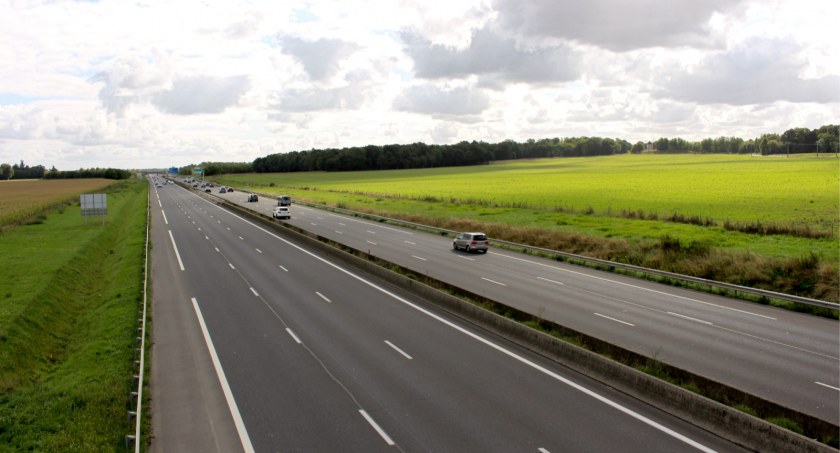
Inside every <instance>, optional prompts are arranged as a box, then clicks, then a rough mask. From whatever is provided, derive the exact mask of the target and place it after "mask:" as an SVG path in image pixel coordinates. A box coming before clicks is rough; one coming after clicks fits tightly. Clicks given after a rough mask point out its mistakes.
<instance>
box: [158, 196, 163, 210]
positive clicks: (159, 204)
mask: <svg viewBox="0 0 840 453" xmlns="http://www.w3.org/2000/svg"><path fill="white" fill-rule="evenodd" d="M158 206H160V208H161V209H163V204H161V202H160V196H158Z"/></svg>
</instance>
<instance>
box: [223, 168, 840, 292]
mask: <svg viewBox="0 0 840 453" xmlns="http://www.w3.org/2000/svg"><path fill="white" fill-rule="evenodd" d="M215 179H216V180H217V181H218V182H220V183H222V184H227V185H233V186H236V187H241V188H245V189H247V188H249V187H250V188H251V189H252V190H255V191H258V192H262V193H270V194H280V193H287V194H290V195H292V196H293V197H294V198H297V199H302V200H308V201H313V202H321V203H326V204H331V205H338V206H342V207H346V208H349V209H358V210H365V211H369V212H375V213H379V214H383V215H388V216H395V217H401V218H407V219H411V220H416V221H423V222H428V223H431V224H434V225H437V226H442V227H451V228H452V229H459V228H458V226H460V225H463V226H464V227H470V228H472V227H475V228H482V229H484V230H487V232H488V234H491V236H494V237H498V238H507V239H512V240H522V241H525V242H530V241H528V237H533V236H535V235H545V234H547V233H548V234H556V235H559V236H558V237H559V239H557V240H555V241H553V242H552V241H548V244H551V246H552V247H553V248H559V249H562V250H566V251H570V252H573V253H583V254H589V255H592V256H597V257H600V258H608V259H614V260H619V261H625V262H632V263H634V264H646V265H651V266H653V265H655V264H657V262H656V261H657V260H655V259H653V257H651V256H642V255H650V254H651V253H653V252H654V251H655V250H653V249H649V248H650V247H655V245H656V243H662V241H663V238H664V237H666V236H667V238H669V240H671V239H673V240H677V241H679V243H681V244H682V245H683V248H685V249H689V248H692V247H693V250H700V251H705V250H708V249H710V248H711V249H714V250H715V251H716V253H718V251H722V252H723V253H734V254H737V255H738V256H737V257H727V260H730V261H731V260H739V261H743V259H742V257H743V256H747V255H749V256H750V257H751V258H750V259H751V260H757V259H762V260H763V259H765V258H767V259H770V260H771V261H772V260H779V259H781V260H794V261H802V260H803V259H806V260H812V261H813V257H816V259H817V260H818V261H819V263H820V264H819V266H821V270H820V271H819V272H820V274H821V275H820V276H819V277H817V279H818V280H819V281H818V282H816V283H814V284H815V285H822V286H827V287H829V288H830V287H832V286H836V285H834V282H835V281H836V277H828V280H826V277H825V275H830V274H832V273H833V274H836V273H837V272H836V269H837V268H838V264H837V263H838V242H837V237H838V227H840V197H838V183H839V182H840V164H838V160H837V159H836V158H835V157H822V158H816V157H797V158H784V157H772V158H767V157H752V156H743V155H720V154H717V155H692V154H677V155H659V154H643V155H616V156H603V157H588V158H554V159H535V160H522V161H507V162H496V163H492V164H489V165H481V166H473V167H449V168H435V169H414V170H389V171H362V172H336V173H324V172H309V173H275V174H247V175H224V176H221V177H217V178H215ZM692 217H693V218H695V219H698V220H699V221H700V223H701V225H697V224H690V223H683V222H674V221H670V220H668V219H674V218H677V219H685V218H692ZM727 222H730V223H733V224H736V223H737V224H760V225H765V226H766V225H771V226H776V227H779V228H781V229H782V230H794V231H800V232H801V231H805V232H808V233H814V234H813V235H811V236H810V237H808V235H798V236H797V235H791V234H750V233H746V232H742V231H731V230H727V229H726V228H724V225H725V224H726V223H727ZM511 229H514V230H516V231H511ZM523 229H525V230H527V231H523ZM512 236H515V237H512ZM802 236H806V237H802ZM820 236H822V237H820ZM563 238H566V239H565V241H566V242H563V241H564V239H563ZM569 238H572V239H569ZM593 240H594V241H595V242H598V241H600V242H601V244H600V245H592V244H589V243H591V242H592V241H593ZM570 241H572V242H575V244H570ZM604 241H606V242H604ZM580 243H587V245H583V246H582V245H580ZM548 244H547V243H546V241H543V243H541V244H540V245H548ZM651 244H653V245H651ZM636 249H644V250H641V251H638V250H636ZM625 250H626V253H625ZM622 254H624V255H622ZM633 254H637V255H639V256H635V257H634V256H629V255H633ZM745 254H746V255H745ZM628 256H629V257H628ZM691 258H692V259H694V258H696V257H691ZM659 261H661V260H659ZM666 264H668V263H666ZM686 265H687V263H684V264H683V265H679V266H670V265H664V266H659V267H665V268H669V269H670V270H674V271H681V272H686V273H692V274H698V273H699V274H702V276H705V277H712V275H710V272H712V271H710V270H709V269H697V270H691V269H688V270H686V269H683V268H682V267H685V266H686ZM714 265H715V264H714V263H709V264H708V266H714ZM718 265H719V264H718ZM669 266H670V267H669ZM760 266H764V267H768V270H767V271H768V272H770V271H772V269H769V268H772V267H774V266H775V267H779V266H782V267H784V266H786V264H779V263H778V262H777V261H772V262H767V263H761V264H760ZM832 269H834V270H835V271H834V272H832ZM750 272H752V271H751V270H747V269H743V270H739V271H738V273H741V274H749V273H750ZM773 272H776V271H773ZM782 272H783V270H782ZM823 274H825V275H823ZM714 277H715V278H721V276H720V273H719V272H718V273H716V274H715V275H714ZM733 280H734V281H735V282H738V283H742V284H748V283H749V284H754V283H752V282H750V281H748V280H749V278H748V277H746V276H739V277H737V278H730V279H728V280H727V281H733ZM757 286H767V285H764V284H759V285H757ZM770 286H771V287H773V288H774V289H781V288H779V287H776V286H774V285H770ZM795 292H797V293H802V292H803V291H801V290H796V291H795ZM804 292H805V293H808V292H809V291H808V290H805V291H804ZM818 292H820V293H824V292H825V288H824V289H823V290H819V291H818ZM832 293H836V291H833V290H832ZM812 295H813V294H812ZM821 297H825V296H821ZM832 297H834V296H832Z"/></svg>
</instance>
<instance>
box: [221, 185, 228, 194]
mask: <svg viewBox="0 0 840 453" xmlns="http://www.w3.org/2000/svg"><path fill="white" fill-rule="evenodd" d="M219 193H227V189H226V188H225V186H222V187H219Z"/></svg>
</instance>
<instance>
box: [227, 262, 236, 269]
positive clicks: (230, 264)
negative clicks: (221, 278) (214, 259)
mask: <svg viewBox="0 0 840 453" xmlns="http://www.w3.org/2000/svg"><path fill="white" fill-rule="evenodd" d="M228 266H230V268H231V269H234V270H235V269H236V268H235V267H233V263H228Z"/></svg>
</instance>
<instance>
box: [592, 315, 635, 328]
mask: <svg viewBox="0 0 840 453" xmlns="http://www.w3.org/2000/svg"><path fill="white" fill-rule="evenodd" d="M592 314H593V315H595V316H600V317H602V318H605V319H609V320H610V321H615V322H620V323H622V324H626V325H628V326H630V327H636V325H635V324H630V323H629V322H626V321H622V320H620V319H615V318H612V317H609V316H606V315H602V314H600V313H592Z"/></svg>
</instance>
